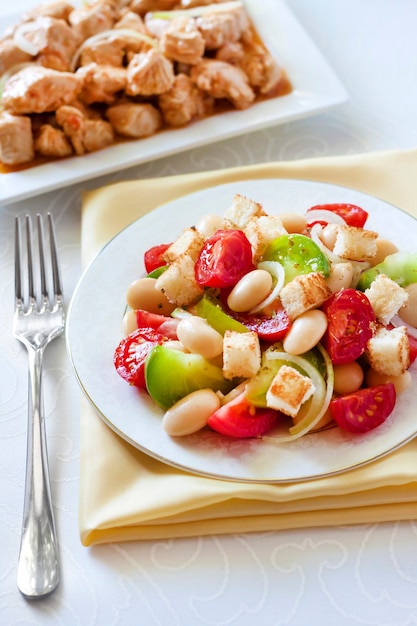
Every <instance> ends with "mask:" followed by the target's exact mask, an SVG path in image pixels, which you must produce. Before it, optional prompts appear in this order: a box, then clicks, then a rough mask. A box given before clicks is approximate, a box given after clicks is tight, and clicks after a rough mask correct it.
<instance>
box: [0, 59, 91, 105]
mask: <svg viewBox="0 0 417 626" xmlns="http://www.w3.org/2000/svg"><path fill="white" fill-rule="evenodd" d="M81 88H82V81H81V80H80V79H79V77H78V76H76V75H75V74H72V73H71V72H57V71H56V70H51V69H49V68H47V67H42V66H41V65H34V66H33V67H25V68H23V69H22V70H20V71H19V72H16V74H13V76H11V77H10V78H9V80H8V81H7V83H6V85H5V87H4V90H3V99H2V103H3V107H4V108H5V109H6V110H7V111H9V112H10V113H15V114H20V113H44V112H46V111H54V110H55V109H56V108H57V107H59V106H61V105H62V104H67V103H69V102H71V101H72V100H74V99H75V98H76V97H77V96H78V94H79V93H80V91H81Z"/></svg>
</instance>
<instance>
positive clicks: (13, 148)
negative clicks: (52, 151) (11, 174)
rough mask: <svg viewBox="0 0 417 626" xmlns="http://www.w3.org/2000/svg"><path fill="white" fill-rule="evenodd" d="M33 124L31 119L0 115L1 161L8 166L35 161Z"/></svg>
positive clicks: (3, 113) (5, 113)
mask: <svg viewBox="0 0 417 626" xmlns="http://www.w3.org/2000/svg"><path fill="white" fill-rule="evenodd" d="M33 156H34V151H33V136H32V124H31V121H30V118H29V117H26V116H23V115H10V113H7V112H5V111H3V112H2V113H1V114H0V161H1V162H2V163H5V164H6V165H18V164H19V163H28V162H29V161H31V160H32V159H33Z"/></svg>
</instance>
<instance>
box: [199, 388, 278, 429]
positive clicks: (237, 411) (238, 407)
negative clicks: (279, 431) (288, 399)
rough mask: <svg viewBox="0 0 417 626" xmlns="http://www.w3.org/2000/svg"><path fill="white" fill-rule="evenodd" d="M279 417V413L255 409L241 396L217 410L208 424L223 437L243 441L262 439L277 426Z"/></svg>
mask: <svg viewBox="0 0 417 626" xmlns="http://www.w3.org/2000/svg"><path fill="white" fill-rule="evenodd" d="M279 417H280V413H279V412H278V411H275V410H274V409H263V408H259V407H254V406H253V405H252V404H250V403H249V402H248V400H247V399H246V397H245V396H244V394H240V395H239V396H237V397H236V398H235V399H234V400H231V401H230V402H228V403H227V404H224V405H223V406H221V407H220V408H219V409H217V411H215V412H214V413H213V414H212V415H211V416H210V417H209V419H208V422H207V424H208V425H209V426H210V428H212V429H213V430H215V431H216V432H218V433H220V434H221V435H226V436H227V437H236V438H238V439H243V438H249V437H262V435H265V434H266V433H267V432H269V431H270V430H271V429H272V428H273V427H274V426H275V424H276V423H277V422H278V419H279Z"/></svg>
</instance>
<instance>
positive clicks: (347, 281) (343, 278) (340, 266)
mask: <svg viewBox="0 0 417 626" xmlns="http://www.w3.org/2000/svg"><path fill="white" fill-rule="evenodd" d="M352 280H353V267H352V263H349V261H347V262H346V263H334V264H333V265H332V268H331V270H330V276H328V277H327V278H326V283H327V286H328V287H329V289H330V291H332V292H333V293H336V292H337V291H340V290H341V289H347V288H348V287H350V286H351V285H352Z"/></svg>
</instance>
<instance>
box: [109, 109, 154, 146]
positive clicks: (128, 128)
mask: <svg viewBox="0 0 417 626" xmlns="http://www.w3.org/2000/svg"><path fill="white" fill-rule="evenodd" d="M106 117H107V119H108V120H109V121H110V123H111V125H112V126H113V128H114V129H115V131H116V132H117V133H119V135H123V136H124V137H136V138H140V137H149V136H150V135H153V134H154V133H156V132H157V131H158V130H159V129H160V128H161V125H162V116H161V114H160V112H159V111H158V109H156V108H155V107H154V106H152V104H147V103H145V104H141V103H135V102H125V103H122V104H116V105H114V106H112V107H109V108H108V109H107V111H106Z"/></svg>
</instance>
